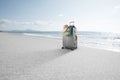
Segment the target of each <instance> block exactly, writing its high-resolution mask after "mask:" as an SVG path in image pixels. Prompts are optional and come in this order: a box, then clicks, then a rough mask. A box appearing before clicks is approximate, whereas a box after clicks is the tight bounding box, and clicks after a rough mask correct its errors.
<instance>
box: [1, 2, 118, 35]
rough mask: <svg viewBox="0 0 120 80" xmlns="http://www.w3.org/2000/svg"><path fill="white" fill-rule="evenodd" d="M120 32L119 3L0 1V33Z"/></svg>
mask: <svg viewBox="0 0 120 80" xmlns="http://www.w3.org/2000/svg"><path fill="white" fill-rule="evenodd" d="M70 21H74V22H75V26H76V27H77V30H78V31H99V32H100V31H102V32H119V33H120V0H0V30H38V31H61V30H62V28H63V26H64V25H65V24H68V25H69V22H70Z"/></svg>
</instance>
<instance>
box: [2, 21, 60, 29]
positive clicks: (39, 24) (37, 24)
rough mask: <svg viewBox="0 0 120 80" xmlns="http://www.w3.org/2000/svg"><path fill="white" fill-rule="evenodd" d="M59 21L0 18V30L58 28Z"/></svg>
mask: <svg viewBox="0 0 120 80" xmlns="http://www.w3.org/2000/svg"><path fill="white" fill-rule="evenodd" d="M60 28H61V25H60V23H58V22H53V21H15V20H7V19H1V20H0V30H26V29H30V30H40V31H42V30H59V29H60Z"/></svg>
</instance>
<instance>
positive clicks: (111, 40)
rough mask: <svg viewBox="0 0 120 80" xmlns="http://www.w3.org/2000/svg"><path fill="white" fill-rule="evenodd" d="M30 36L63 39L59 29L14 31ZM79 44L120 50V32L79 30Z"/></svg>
mask: <svg viewBox="0 0 120 80" xmlns="http://www.w3.org/2000/svg"><path fill="white" fill-rule="evenodd" d="M12 33H22V34H24V35H30V36H44V37H51V38H57V39H59V40H62V32H58V31H43V32H41V31H12ZM77 36H78V44H79V45H81V46H87V47H94V48H100V49H107V50H112V51H118V52H120V33H106V32H89V31H78V32H77Z"/></svg>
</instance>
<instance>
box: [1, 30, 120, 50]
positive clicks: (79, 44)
mask: <svg viewBox="0 0 120 80" xmlns="http://www.w3.org/2000/svg"><path fill="white" fill-rule="evenodd" d="M0 33H7V34H12V35H18V36H19V35H23V36H30V37H39V38H48V39H56V40H61V44H62V38H61V37H53V36H44V35H36V34H29V33H22V34H21V33H9V32H0ZM79 46H81V47H88V48H95V49H100V50H106V51H112V52H120V49H118V48H114V49H113V48H108V47H104V46H100V45H99V46H96V45H93V46H91V45H87V44H84V43H80V42H79V41H78V47H79Z"/></svg>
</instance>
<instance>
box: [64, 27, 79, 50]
mask: <svg viewBox="0 0 120 80" xmlns="http://www.w3.org/2000/svg"><path fill="white" fill-rule="evenodd" d="M69 27H73V26H69ZM76 32H77V31H76V28H75V27H73V28H72V35H71V36H66V35H65V34H64V33H63V47H62V49H65V48H66V49H71V50H74V49H76V48H77V35H76Z"/></svg>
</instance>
